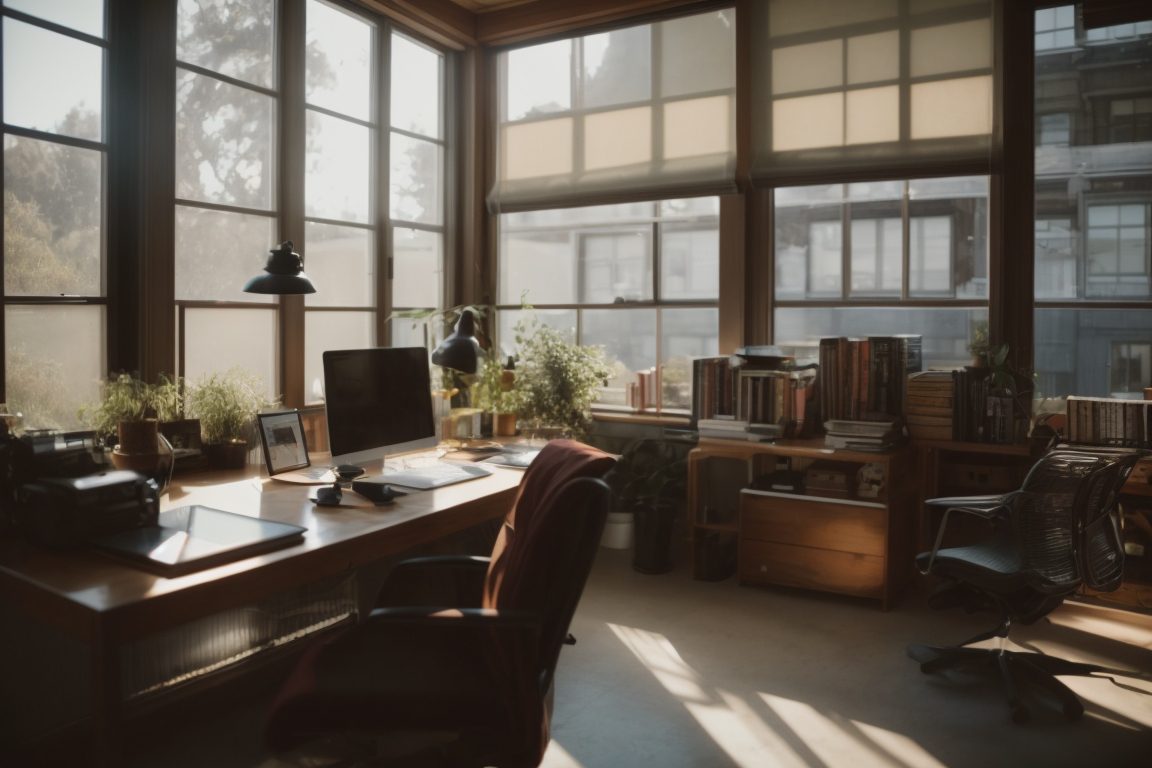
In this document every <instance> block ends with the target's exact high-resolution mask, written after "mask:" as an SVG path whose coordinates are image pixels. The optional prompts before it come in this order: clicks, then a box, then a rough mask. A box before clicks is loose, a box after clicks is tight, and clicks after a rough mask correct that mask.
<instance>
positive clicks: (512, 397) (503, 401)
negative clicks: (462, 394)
mask: <svg viewBox="0 0 1152 768" xmlns="http://www.w3.org/2000/svg"><path fill="white" fill-rule="evenodd" d="M506 373H507V372H506V371H505V369H504V364H503V363H502V362H501V361H500V359H499V357H498V356H497V355H495V354H493V353H491V352H489V353H488V354H486V355H485V356H484V358H483V359H482V360H481V361H480V368H479V369H478V370H477V371H476V376H475V378H474V379H473V381H472V384H471V387H470V392H471V396H472V407H474V408H479V409H480V410H482V411H487V412H489V413H511V412H512V411H514V410H516V390H515V386H516V385H515V383H514V382H515V376H508V375H506Z"/></svg>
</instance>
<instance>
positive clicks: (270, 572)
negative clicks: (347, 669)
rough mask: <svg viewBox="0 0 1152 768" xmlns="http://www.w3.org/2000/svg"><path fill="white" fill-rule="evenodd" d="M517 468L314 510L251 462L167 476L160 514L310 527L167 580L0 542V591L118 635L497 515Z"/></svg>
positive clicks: (50, 616) (80, 628) (44, 612)
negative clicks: (296, 537)
mask: <svg viewBox="0 0 1152 768" xmlns="http://www.w3.org/2000/svg"><path fill="white" fill-rule="evenodd" d="M523 475H524V473H523V471H522V470H514V469H504V468H500V467H493V473H492V475H491V476H489V477H483V478H479V479H476V480H470V481H468V482H464V483H459V484H456V485H451V486H446V487H444V488H438V489H435V490H431V491H414V492H412V493H409V494H408V495H406V496H403V497H400V498H398V499H397V500H396V501H395V502H394V503H393V504H390V505H385V506H380V507H319V506H316V505H314V504H312V502H310V501H309V500H308V493H309V490H310V487H309V486H305V485H295V484H288V483H281V482H277V481H274V480H269V479H268V478H267V476H266V475H265V474H264V473H263V472H262V471H261V468H260V467H257V466H249V467H248V468H247V469H246V470H244V471H232V472H210V473H198V474H189V475H185V476H178V477H176V478H174V479H173V481H172V484H171V486H170V487H169V489H168V492H167V493H166V494H165V497H164V499H163V501H162V504H161V507H162V508H164V509H168V508H172V507H179V506H183V505H186V504H205V505H208V506H212V507H217V508H219V509H224V510H228V511H230V512H238V513H241V514H246V515H252V516H257V517H261V518H265V519H268V520H278V521H281V522H286V523H294V524H296V525H301V526H304V527H305V528H307V529H308V530H307V532H306V533H305V534H304V540H303V542H301V543H300V544H296V545H293V546H289V547H285V548H283V549H278V550H275V551H272V552H268V553H264V554H261V555H257V556H255V557H250V558H246V559H243V560H238V561H235V562H232V563H227V564H224V565H220V566H217V567H214V568H209V569H206V570H203V571H197V572H195V573H191V574H187V575H184V576H178V577H175V578H167V577H164V576H159V575H156V574H153V573H149V572H147V571H144V570H141V569H139V568H135V567H133V566H131V565H128V564H122V563H120V562H117V561H115V560H113V559H111V558H110V557H108V556H105V555H101V554H99V553H97V552H95V551H92V550H88V549H80V550H69V551H50V550H46V549H43V548H40V547H36V546H32V545H28V544H26V543H24V542H22V541H18V540H7V541H2V542H0V594H3V595H6V596H7V597H8V598H10V599H12V600H14V601H15V602H16V603H17V604H18V605H21V606H22V607H23V608H25V610H28V611H30V612H32V613H34V614H35V615H39V616H40V617H41V618H43V619H44V620H46V621H48V622H50V623H53V624H56V625H59V626H61V627H63V628H64V629H70V630H72V631H76V632H81V633H86V632H90V631H91V627H92V624H93V622H94V621H97V620H98V622H99V623H100V624H101V625H102V626H101V634H102V635H103V642H118V641H122V640H125V639H128V638H130V637H134V636H139V635H140V634H143V633H147V632H149V631H155V630H156V629H158V628H162V627H165V626H172V625H173V624H178V623H180V622H181V621H187V620H191V619H193V618H196V617H198V616H202V615H205V614H206V613H210V612H212V611H218V610H221V609H224V608H228V607H233V606H238V605H243V604H246V603H249V602H251V601H252V600H256V599H260V598H262V597H266V596H268V595H270V594H275V593H276V592H278V591H281V590H283V589H285V588H287V587H290V586H294V585H296V584H300V583H304V582H307V581H312V580H316V579H320V578H324V577H326V576H331V575H336V574H340V573H347V572H349V571H351V570H353V569H354V568H356V567H357V566H360V565H363V564H365V563H369V562H372V561H375V560H379V559H381V558H383V557H386V556H388V555H393V554H397V553H401V552H404V551H406V550H408V549H410V548H412V547H415V546H418V545H420V544H423V543H426V542H429V541H432V540H435V539H438V538H440V537H443V536H447V535H449V534H451V533H455V532H457V531H461V530H464V529H466V528H469V527H471V526H473V525H475V524H477V523H480V522H483V521H485V520H489V519H494V518H499V517H501V516H502V515H503V514H504V513H505V512H506V511H507V510H508V508H509V506H510V505H511V503H512V500H513V498H514V495H515V491H516V487H517V486H518V485H519V483H520V479H521V478H522V477H523Z"/></svg>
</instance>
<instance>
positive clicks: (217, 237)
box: [176, 205, 307, 302]
mask: <svg viewBox="0 0 1152 768" xmlns="http://www.w3.org/2000/svg"><path fill="white" fill-rule="evenodd" d="M275 224H276V220H275V219H274V218H272V217H271V216H253V215H248V214H240V213H230V212H228V211H213V210H208V209H205V208H191V207H188V206H184V205H178V206H176V298H177V299H178V300H207V301H261V302H271V301H273V300H274V297H272V296H268V295H262V294H258V293H244V290H243V289H244V285H245V283H247V282H248V281H249V280H250V279H251V278H253V277H255V276H256V275H261V274H263V269H264V265H265V264H266V263H267V261H268V252H269V251H270V250H271V249H273V248H275V247H276V246H277V245H278V243H277V242H276V239H275V237H276V234H275ZM305 263H307V261H305Z"/></svg>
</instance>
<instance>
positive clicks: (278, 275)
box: [244, 240, 316, 294]
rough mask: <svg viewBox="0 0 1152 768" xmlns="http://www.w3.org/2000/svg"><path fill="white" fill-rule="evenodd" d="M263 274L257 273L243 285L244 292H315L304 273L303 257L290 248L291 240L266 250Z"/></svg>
mask: <svg viewBox="0 0 1152 768" xmlns="http://www.w3.org/2000/svg"><path fill="white" fill-rule="evenodd" d="M264 273H265V274H263V275H257V276H256V277H254V278H252V279H251V280H249V281H248V283H247V284H246V285H245V286H244V292H245V293H277V294H285V293H316V288H315V287H313V285H312V281H311V280H309V279H308V275H306V274H304V259H303V258H302V257H301V256H300V254H298V253H296V252H294V251H293V250H292V241H291V240H285V241H284V242H282V243H280V247H278V248H273V249H272V250H271V251H269V252H268V263H267V264H265V265H264Z"/></svg>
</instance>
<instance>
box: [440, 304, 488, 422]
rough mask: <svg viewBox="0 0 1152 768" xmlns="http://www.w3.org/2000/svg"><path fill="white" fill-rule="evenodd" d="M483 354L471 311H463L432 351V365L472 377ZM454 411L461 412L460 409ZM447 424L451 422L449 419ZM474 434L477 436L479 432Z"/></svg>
mask: <svg viewBox="0 0 1152 768" xmlns="http://www.w3.org/2000/svg"><path fill="white" fill-rule="evenodd" d="M483 354H484V353H483V352H482V351H481V349H480V342H478V341H477V340H476V320H475V318H474V317H473V315H472V310H470V309H465V310H463V311H462V312H461V313H460V319H459V320H457V321H456V327H455V328H454V329H453V330H452V333H450V334H449V335H448V338H446V339H444V341H442V342H440V344H439V346H437V347H436V349H434V350H433V351H432V363H433V365H439V366H440V367H441V368H450V369H452V370H453V371H455V372H457V373H459V374H466V375H472V374H475V373H476V371H477V369H479V367H480V358H481V356H482V355H483ZM457 378H459V377H457ZM468 402H470V399H469V401H468ZM454 411H456V412H457V413H462V412H463V411H462V409H454ZM448 423H450V424H451V423H453V422H452V420H451V419H449V420H448ZM475 432H476V433H477V434H479V430H475ZM465 442H466V441H465Z"/></svg>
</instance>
